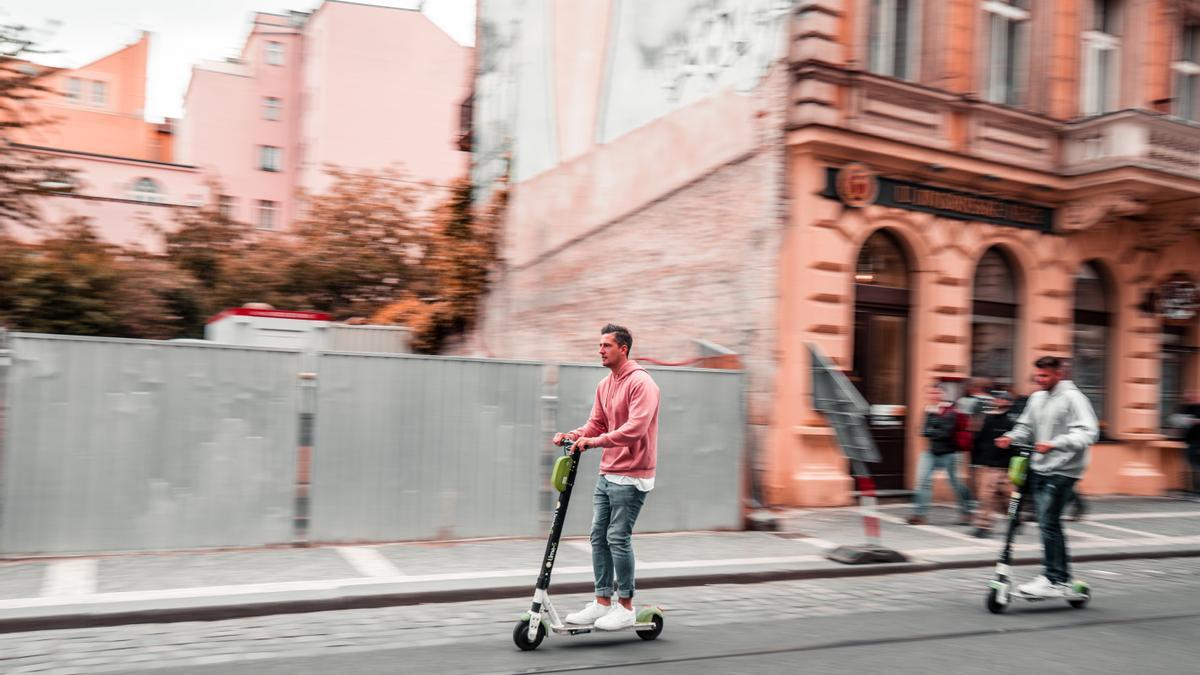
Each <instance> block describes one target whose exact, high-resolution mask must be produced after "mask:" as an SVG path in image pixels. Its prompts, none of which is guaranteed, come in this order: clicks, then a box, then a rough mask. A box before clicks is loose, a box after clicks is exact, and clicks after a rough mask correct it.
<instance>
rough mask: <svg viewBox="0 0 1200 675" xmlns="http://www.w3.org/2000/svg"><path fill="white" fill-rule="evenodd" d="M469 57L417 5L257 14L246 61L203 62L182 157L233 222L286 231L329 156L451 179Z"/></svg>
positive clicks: (351, 164) (439, 181)
mask: <svg viewBox="0 0 1200 675" xmlns="http://www.w3.org/2000/svg"><path fill="white" fill-rule="evenodd" d="M469 60H470V49H468V48H465V47H462V46H461V45H459V44H457V43H456V42H454V40H453V39H451V38H450V37H449V36H448V35H446V34H445V33H444V32H443V31H442V30H441V29H439V28H438V27H437V26H435V25H434V24H433V23H432V22H430V21H429V19H427V18H426V17H425V16H424V15H423V14H421V13H420V12H419V11H415V10H404V9H394V8H386V7H375V6H370V5H363V4H357V3H351V2H339V1H337V0H328V1H327V2H325V3H323V4H322V5H321V6H320V7H318V8H317V9H316V10H315V11H314V12H313V13H312V14H304V13H298V12H293V13H291V14H288V15H286V16H283V15H274V14H265V13H257V14H255V15H254V19H253V26H252V28H251V31H250V35H249V37H248V38H247V39H246V43H245V46H244V48H243V50H242V53H241V56H240V57H239V58H238V59H233V60H230V61H226V62H215V63H205V64H201V65H198V66H196V67H195V68H194V70H193V75H192V81H191V84H190V85H189V88H188V91H187V94H186V98H185V110H186V112H185V116H184V120H183V121H182V123H181V125H180V127H181V128H180V133H179V139H178V146H179V153H180V157H181V159H182V160H183V161H185V162H187V163H189V164H195V165H197V166H199V167H201V169H202V170H203V171H204V173H205V175H206V176H208V177H210V178H212V179H214V180H215V181H216V183H217V184H218V185H219V186H220V191H221V193H220V196H219V197H218V199H220V201H221V203H222V204H223V206H224V208H225V209H226V210H227V212H228V213H229V214H230V215H231V216H232V217H233V218H234V219H235V220H239V221H242V222H246V223H250V224H252V225H254V226H255V227H257V228H259V229H264V230H278V229H286V228H287V227H288V225H289V224H290V223H292V222H293V221H294V220H295V219H296V218H297V217H298V216H299V215H300V214H301V210H302V208H303V206H302V205H303V195H304V194H317V193H320V192H322V191H323V190H324V189H325V188H326V187H327V185H328V181H327V177H326V175H325V169H326V167H328V166H330V165H336V166H339V167H342V168H345V169H348V170H381V169H385V168H397V169H400V170H402V171H403V172H404V173H405V174H406V178H405V179H406V180H412V181H413V182H414V183H423V184H429V185H434V186H445V185H448V184H449V182H450V181H451V180H453V179H454V178H455V177H457V176H460V175H462V174H463V173H464V172H465V171H466V167H467V160H468V157H467V154H466V153H464V152H462V151H460V150H458V149H457V148H456V147H455V140H456V133H457V130H458V129H457V121H458V108H459V105H460V104H461V102H462V100H463V99H464V98H465V97H466V95H467V91H468V88H469V73H468V68H469Z"/></svg>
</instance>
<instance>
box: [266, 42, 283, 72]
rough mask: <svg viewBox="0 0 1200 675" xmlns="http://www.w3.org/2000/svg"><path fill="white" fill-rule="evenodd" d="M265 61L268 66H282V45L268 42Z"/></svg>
mask: <svg viewBox="0 0 1200 675" xmlns="http://www.w3.org/2000/svg"><path fill="white" fill-rule="evenodd" d="M266 59H267V65H269V66H282V65H283V43H282V42H268V43H267V46H266Z"/></svg>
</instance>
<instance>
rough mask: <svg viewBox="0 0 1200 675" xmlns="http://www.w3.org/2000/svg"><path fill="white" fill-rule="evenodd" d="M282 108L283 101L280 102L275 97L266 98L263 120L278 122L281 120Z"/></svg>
mask: <svg viewBox="0 0 1200 675" xmlns="http://www.w3.org/2000/svg"><path fill="white" fill-rule="evenodd" d="M282 107H283V101H282V100H280V99H278V98H276V97H274V96H266V97H264V98H263V119H264V120H272V121H278V120H279V118H280V111H281V110H282Z"/></svg>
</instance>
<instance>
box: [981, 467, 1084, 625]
mask: <svg viewBox="0 0 1200 675" xmlns="http://www.w3.org/2000/svg"><path fill="white" fill-rule="evenodd" d="M1013 448H1015V449H1016V450H1017V451H1018V454H1017V455H1016V456H1015V457H1013V458H1012V461H1011V462H1009V465H1008V478H1009V480H1011V481H1012V484H1013V490H1012V495H1011V496H1010V497H1009V498H1008V531H1007V534H1006V535H1005V538H1004V550H1003V551H1001V552H1000V559H999V560H997V561H996V576H995V577H993V578H992V580H991V582H990V583H989V584H988V586H990V587H991V588H990V590H989V591H988V596H987V608H988V611H989V612H991V613H992V614H999V613H1001V612H1003V611H1004V610H1005V609H1007V608H1008V606H1009V604H1011V602H1012V599H1013V598H1019V599H1021V600H1028V601H1030V602H1040V601H1042V600H1050V599H1051V598H1043V597H1041V596H1033V595H1025V594H1024V593H1022V592H1021V591H1020V589H1019V587H1018V588H1013V581H1012V544H1013V538H1014V537H1015V536H1016V533H1017V528H1018V527H1020V525H1021V506H1022V505H1023V504H1024V503H1025V499H1026V495H1025V493H1026V491H1027V490H1026V482H1027V479H1028V477H1029V457H1030V454H1031V453H1032V452H1033V448H1032V447H1031V446H1028V445H1020V446H1018V445H1013ZM1062 597H1063V599H1064V600H1066V601H1067V604H1069V605H1070V606H1072V607H1074V608H1075V609H1083V608H1084V607H1087V604H1088V601H1089V600H1091V599H1092V588H1091V586H1089V585H1088V584H1087V582H1086V581H1080V580H1078V579H1077V580H1075V582H1074V583H1072V584H1071V589H1070V590H1069V591H1067V593H1066V594H1064V595H1063V596H1062Z"/></svg>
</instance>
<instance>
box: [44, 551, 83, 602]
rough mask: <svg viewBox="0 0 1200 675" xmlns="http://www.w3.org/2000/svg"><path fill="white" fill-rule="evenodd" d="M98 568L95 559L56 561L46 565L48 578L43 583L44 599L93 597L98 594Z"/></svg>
mask: <svg viewBox="0 0 1200 675" xmlns="http://www.w3.org/2000/svg"><path fill="white" fill-rule="evenodd" d="M96 567H97V563H96V560H95V559H94V558H81V559H76V560H55V561H53V562H51V563H49V564H48V565H46V578H45V579H44V580H43V581H42V597H47V598H67V597H78V596H81V595H92V594H93V593H95V592H96Z"/></svg>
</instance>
